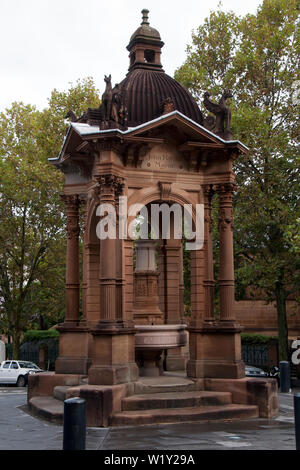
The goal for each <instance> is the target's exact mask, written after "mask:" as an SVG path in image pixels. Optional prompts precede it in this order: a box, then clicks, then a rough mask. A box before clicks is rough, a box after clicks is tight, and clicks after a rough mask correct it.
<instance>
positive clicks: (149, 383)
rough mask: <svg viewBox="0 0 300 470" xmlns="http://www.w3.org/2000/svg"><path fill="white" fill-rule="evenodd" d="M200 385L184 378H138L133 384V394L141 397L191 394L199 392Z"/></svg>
mask: <svg viewBox="0 0 300 470" xmlns="http://www.w3.org/2000/svg"><path fill="white" fill-rule="evenodd" d="M200 387H201V384H199V383H198V382H194V381H193V380H190V379H187V378H185V377H177V376H160V377H155V378H154V377H140V378H139V380H138V382H136V383H135V384H134V388H135V394H136V395H142V394H148V393H151V394H152V393H166V392H180V393H181V392H191V391H196V390H199V388H200Z"/></svg>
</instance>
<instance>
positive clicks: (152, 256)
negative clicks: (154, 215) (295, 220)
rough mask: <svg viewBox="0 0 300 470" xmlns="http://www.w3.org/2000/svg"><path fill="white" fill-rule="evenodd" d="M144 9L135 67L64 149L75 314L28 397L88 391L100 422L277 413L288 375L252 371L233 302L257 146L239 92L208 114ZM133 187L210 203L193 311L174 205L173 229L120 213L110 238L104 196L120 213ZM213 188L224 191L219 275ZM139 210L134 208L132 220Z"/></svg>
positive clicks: (134, 43) (193, 267)
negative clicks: (239, 168) (133, 228)
mask: <svg viewBox="0 0 300 470" xmlns="http://www.w3.org/2000/svg"><path fill="white" fill-rule="evenodd" d="M142 13H143V18H142V23H141V25H140V26H139V28H138V29H137V30H136V31H135V32H134V34H133V35H132V36H131V38H130V41H129V44H128V46H127V50H128V51H129V70H128V73H127V75H126V77H125V79H124V80H123V81H122V82H120V83H119V84H116V85H115V86H114V87H113V86H112V84H111V76H110V75H108V76H105V82H106V90H105V92H104V93H103V97H102V104H101V106H100V108H97V109H91V108H90V109H88V110H87V111H86V112H85V113H84V114H83V115H82V116H80V117H76V116H75V115H74V113H73V112H72V111H71V110H70V112H69V113H68V115H69V117H71V123H70V126H69V129H68V131H67V133H66V136H65V140H64V142H63V145H62V149H61V152H60V154H59V156H58V157H57V158H53V159H50V163H51V164H53V165H55V166H56V167H57V168H59V169H60V170H61V171H62V172H63V173H64V175H65V185H64V190H63V195H62V199H63V201H64V203H65V209H66V215H67V258H66V260H67V264H66V315H65V320H64V322H63V323H62V324H61V325H60V326H59V331H60V341H59V357H58V359H57V362H56V370H55V373H43V374H36V375H35V376H31V377H30V379H29V386H28V403H29V406H30V408H31V409H32V411H34V412H37V413H41V414H42V415H43V416H46V417H48V418H50V419H53V420H59V419H62V412H63V411H62V410H63V402H62V401H60V400H63V399H64V398H65V397H71V396H81V397H83V398H85V399H86V401H87V423H88V425H90V426H109V425H121V424H149V423H160V422H162V423H165V422H176V421H201V420H203V419H205V420H209V419H222V418H227V419H243V418H244V419H245V418H249V417H256V416H262V417H268V418H270V417H272V416H274V415H275V414H276V412H277V407H278V400H277V389H276V387H277V385H276V382H275V381H273V380H272V379H259V380H256V379H248V378H245V372H244V364H243V362H242V357H241V339H240V333H241V330H242V328H241V326H240V325H239V324H238V323H237V322H236V320H235V318H234V312H233V302H234V264H233V207H232V198H233V193H234V191H235V183H234V173H233V162H234V160H235V159H236V158H239V156H240V155H241V154H243V153H246V152H247V148H246V147H245V145H243V144H242V143H241V142H239V141H237V140H234V139H233V138H232V135H231V131H230V111H229V107H228V106H227V104H226V99H227V98H229V97H231V96H232V95H231V93H230V92H228V91H225V92H224V94H223V96H222V99H221V101H220V102H219V103H218V104H215V103H214V101H211V100H210V99H209V96H210V95H209V93H206V94H205V97H204V98H205V99H204V104H205V107H206V108H207V110H208V111H209V112H210V113H212V114H210V115H209V116H204V115H203V114H202V112H201V111H200V109H199V107H198V105H197V103H196V101H195V100H194V99H193V97H192V96H191V94H190V93H189V92H187V91H186V90H185V89H184V88H183V87H182V86H181V85H180V84H179V83H178V82H176V81H175V80H174V79H173V78H171V77H169V76H168V75H167V74H165V72H164V70H163V68H162V65H161V50H162V47H163V45H164V43H163V42H162V40H161V37H160V34H159V32H158V31H157V30H156V29H154V28H153V27H151V26H150V24H149V20H148V11H147V10H143V12H142ZM107 47H109V44H108V46H107ZM112 57H113V56H112ZM66 60H67V59H66ZM213 114H214V115H215V117H213ZM124 198H126V201H127V205H128V207H132V206H133V205H134V204H139V205H140V207H149V206H150V205H151V204H153V203H157V204H161V203H165V204H166V205H167V206H168V207H171V206H172V205H173V204H177V205H179V206H181V207H182V206H184V205H188V206H190V207H192V208H193V209H192V220H193V223H194V224H195V223H196V218H195V217H196V216H195V210H194V207H195V206H196V205H197V204H198V205H202V207H203V208H204V213H203V220H204V231H203V244H202V245H201V247H200V248H199V249H194V250H191V251H190V280H191V302H190V303H191V317H190V318H187V317H185V316H184V305H183V297H184V296H183V292H184V282H183V255H182V240H181V239H178V238H176V237H175V235H174V223H173V222H172V220H173V219H172V217H171V218H170V226H171V228H172V230H171V231H170V232H171V235H170V237H169V238H168V239H163V238H160V235H158V237H157V238H156V239H155V241H153V240H151V239H148V240H133V239H132V238H131V237H130V236H129V235H128V233H127V231H126V233H125V236H124V233H123V236H120V235H119V234H120V231H119V226H120V220H119V217H117V218H116V220H115V228H116V233H117V236H116V237H107V238H101V237H100V239H99V237H98V235H97V226H98V223H99V220H102V219H101V217H103V214H102V215H99V212H98V207H99V206H101V205H104V204H106V205H109V206H110V207H113V208H114V210H115V212H116V214H117V216H118V215H119V214H120V212H121V209H122V208H121V207H120V201H123V200H124ZM213 198H217V199H218V204H219V214H218V227H219V235H218V238H219V274H218V280H217V281H215V280H214V269H213V263H214V259H213V249H212V246H213V245H212V210H211V207H212V199H213ZM102 207H103V206H102ZM81 213H82V214H83V216H82V220H80V214H81ZM135 217H136V214H135V215H129V216H128V224H130V223H133V221H134V220H135ZM80 228H81V235H80ZM80 236H81V237H82V241H83V260H82V277H81V278H80V270H79V266H80V251H79V240H80ZM216 282H217V283H218V292H219V305H220V312H219V316H218V317H216V315H215V311H214V296H215V293H214V290H215V285H216ZM187 334H188V344H189V353H188V354H187V352H186V349H187V348H186V346H185V344H186V342H187Z"/></svg>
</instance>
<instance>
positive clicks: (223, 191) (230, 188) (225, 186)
mask: <svg viewBox="0 0 300 470" xmlns="http://www.w3.org/2000/svg"><path fill="white" fill-rule="evenodd" d="M212 188H213V190H214V191H215V192H217V193H218V194H219V196H220V197H222V196H229V195H230V196H232V195H233V193H234V191H236V189H237V185H236V184H235V183H220V184H214V185H213V187H212Z"/></svg>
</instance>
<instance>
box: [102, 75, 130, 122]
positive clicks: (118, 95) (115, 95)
mask: <svg viewBox="0 0 300 470" xmlns="http://www.w3.org/2000/svg"><path fill="white" fill-rule="evenodd" d="M104 81H105V83H106V88H105V91H104V93H103V95H102V101H101V105H100V114H101V123H100V127H101V129H102V128H103V129H105V128H114V127H119V126H121V127H125V126H126V123H127V114H128V113H127V108H126V105H125V100H124V98H123V93H122V89H121V86H120V85H119V84H118V83H116V84H115V86H114V88H112V84H111V75H109V76H108V77H107V76H106V75H105V77H104Z"/></svg>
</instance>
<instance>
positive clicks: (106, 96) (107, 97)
mask: <svg viewBox="0 0 300 470" xmlns="http://www.w3.org/2000/svg"><path fill="white" fill-rule="evenodd" d="M104 81H105V83H106V88H105V91H104V93H103V95H102V102H101V108H102V112H103V120H104V121H109V120H110V117H111V106H112V97H113V93H112V86H111V75H109V76H108V77H107V76H106V75H105V76H104Z"/></svg>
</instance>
